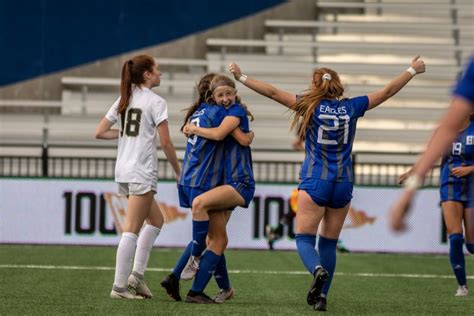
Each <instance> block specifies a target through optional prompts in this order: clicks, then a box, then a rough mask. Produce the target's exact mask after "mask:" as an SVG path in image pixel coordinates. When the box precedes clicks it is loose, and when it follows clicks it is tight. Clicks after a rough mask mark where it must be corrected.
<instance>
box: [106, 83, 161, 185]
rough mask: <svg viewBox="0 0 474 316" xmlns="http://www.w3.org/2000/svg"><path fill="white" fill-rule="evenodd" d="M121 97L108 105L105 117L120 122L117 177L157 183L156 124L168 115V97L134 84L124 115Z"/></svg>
mask: <svg viewBox="0 0 474 316" xmlns="http://www.w3.org/2000/svg"><path fill="white" fill-rule="evenodd" d="M119 100H120V98H118V100H117V101H115V103H114V104H113V105H112V107H111V108H110V109H109V111H108V112H107V114H106V115H105V118H106V119H107V120H109V121H110V122H112V123H118V125H119V128H120V132H119V139H118V150H117V162H116V164H115V181H116V182H119V183H144V184H156V181H157V180H158V156H157V152H156V143H155V136H156V127H157V126H158V125H159V124H160V123H161V122H163V121H164V120H167V119H168V105H167V104H166V101H165V100H164V99H163V98H162V97H160V96H159V95H157V94H156V93H154V92H153V91H151V90H150V89H148V88H145V87H143V88H138V87H136V88H134V89H133V92H132V98H131V100H130V103H129V104H128V107H127V111H126V112H125V115H124V116H122V115H119V114H118V112H117V109H118V103H119Z"/></svg>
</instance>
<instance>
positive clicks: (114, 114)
mask: <svg viewBox="0 0 474 316" xmlns="http://www.w3.org/2000/svg"><path fill="white" fill-rule="evenodd" d="M119 101H120V98H118V99H117V101H115V102H114V104H112V106H111V107H110V109H109V110H108V111H107V113H106V114H105V118H106V119H107V120H109V121H110V122H111V123H112V124H115V123H117V121H118V104H119Z"/></svg>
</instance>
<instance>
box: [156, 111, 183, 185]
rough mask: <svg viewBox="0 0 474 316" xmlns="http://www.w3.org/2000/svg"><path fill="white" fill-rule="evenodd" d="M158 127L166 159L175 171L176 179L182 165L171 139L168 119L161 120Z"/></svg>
mask: <svg viewBox="0 0 474 316" xmlns="http://www.w3.org/2000/svg"><path fill="white" fill-rule="evenodd" d="M156 129H157V130H158V135H159V136H160V145H161V148H162V149H163V152H164V153H165V156H166V159H168V162H169V163H170V165H171V167H173V170H174V172H175V176H176V181H177V180H178V179H179V174H180V166H179V162H178V157H177V156H176V149H175V148H174V145H173V142H172V141H171V136H170V131H169V128H168V121H167V120H165V121H163V122H161V123H160V124H159V125H158V126H157V127H156Z"/></svg>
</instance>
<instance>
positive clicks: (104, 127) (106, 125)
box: [95, 117, 119, 139]
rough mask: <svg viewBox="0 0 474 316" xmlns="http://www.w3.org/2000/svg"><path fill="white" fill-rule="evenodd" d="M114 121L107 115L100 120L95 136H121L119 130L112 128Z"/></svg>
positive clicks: (101, 137) (103, 137)
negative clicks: (107, 117)
mask: <svg viewBox="0 0 474 316" xmlns="http://www.w3.org/2000/svg"><path fill="white" fill-rule="evenodd" d="M113 125H114V123H112V122H111V121H109V120H108V119H106V118H105V117H104V118H102V120H101V121H100V122H99V125H97V127H96V129H95V138H97V139H117V138H118V137H119V130H118V129H116V128H112V126H113Z"/></svg>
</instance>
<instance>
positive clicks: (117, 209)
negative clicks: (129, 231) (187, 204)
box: [104, 192, 188, 234]
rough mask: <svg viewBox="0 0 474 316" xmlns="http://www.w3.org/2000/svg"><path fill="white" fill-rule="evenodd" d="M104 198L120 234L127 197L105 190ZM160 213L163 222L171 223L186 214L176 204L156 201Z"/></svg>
mask: <svg viewBox="0 0 474 316" xmlns="http://www.w3.org/2000/svg"><path fill="white" fill-rule="evenodd" d="M104 199H105V201H107V204H108V205H109V207H110V210H111V211H112V215H113V217H114V223H115V229H116V230H117V232H118V233H119V234H120V233H122V226H123V224H124V222H125V213H126V211H127V204H128V203H127V198H126V197H125V196H118V195H117V194H115V193H110V192H105V193H104ZM157 203H158V206H159V207H160V210H161V213H162V214H163V218H164V220H165V223H171V222H172V221H175V220H177V219H180V218H181V219H185V218H186V216H188V214H187V213H186V212H181V211H179V210H178V208H177V207H176V206H171V205H167V204H165V203H161V202H158V201H157Z"/></svg>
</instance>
